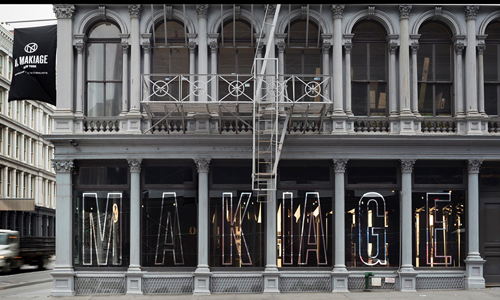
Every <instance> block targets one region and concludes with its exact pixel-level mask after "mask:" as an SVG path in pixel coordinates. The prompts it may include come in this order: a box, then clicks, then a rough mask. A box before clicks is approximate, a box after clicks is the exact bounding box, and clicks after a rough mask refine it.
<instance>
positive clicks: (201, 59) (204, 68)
mask: <svg viewBox="0 0 500 300" xmlns="http://www.w3.org/2000/svg"><path fill="white" fill-rule="evenodd" d="M208 8H209V4H196V12H197V13H198V74H200V76H198V81H199V82H200V84H202V85H203V87H204V89H203V87H202V86H199V87H198V88H199V92H198V95H199V96H198V101H202V102H203V101H207V100H208V98H207V88H206V84H207V81H208V80H207V76H206V75H207V74H208V43H207V40H208V35H207V21H208ZM203 75H204V76H203Z"/></svg>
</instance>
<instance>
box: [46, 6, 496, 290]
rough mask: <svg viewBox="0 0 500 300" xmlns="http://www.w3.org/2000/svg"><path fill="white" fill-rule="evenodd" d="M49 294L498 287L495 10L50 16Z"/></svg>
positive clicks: (122, 9) (78, 10)
mask: <svg viewBox="0 0 500 300" xmlns="http://www.w3.org/2000/svg"><path fill="white" fill-rule="evenodd" d="M54 11H55V13H56V16H57V18H58V37H57V42H58V46H57V49H58V65H57V108H56V110H55V113H54V115H53V119H54V127H53V131H52V133H51V134H49V135H46V136H45V137H46V138H47V139H48V140H49V141H50V142H52V143H53V144H54V145H55V150H56V151H55V159H54V161H53V167H54V169H55V171H56V178H57V220H58V226H57V229H56V231H57V234H56V238H57V256H56V263H55V268H54V270H53V272H52V275H53V278H54V285H53V290H52V295H55V296H64V295H74V294H110V293H119V294H120V293H121V294H125V293H127V294H178V293H187V294H191V293H193V294H209V293H274V292H281V293H286V292H317V291H322V292H329V291H334V292H346V291H355V290H362V289H363V288H364V287H365V272H373V273H374V274H375V275H374V280H373V288H374V289H383V290H404V291H416V290H422V289H477V288H485V287H486V286H489V285H500V275H499V273H498V266H499V264H500V261H499V259H498V257H500V223H499V218H498V217H497V216H498V214H499V213H500V151H499V150H498V149H500V134H499V127H498V126H499V124H500V123H499V121H500V118H499V116H498V115H499V106H500V60H499V59H498V58H499V51H500V35H499V33H500V30H499V27H500V8H499V7H498V6H496V5H491V6H488V5H484V6H483V5H481V6H480V7H478V6H470V5H456V4H453V5H439V6H434V5H423V4H415V5H398V4H374V5H366V4H364V5H357V4H346V5H337V4H333V5H332V4H311V5H300V4H281V5H279V4H277V5H269V6H266V5H263V4H255V5H251V4H170V5H161V4H154V5H150V4H145V5H127V4H77V5H63V4H55V5H54Z"/></svg>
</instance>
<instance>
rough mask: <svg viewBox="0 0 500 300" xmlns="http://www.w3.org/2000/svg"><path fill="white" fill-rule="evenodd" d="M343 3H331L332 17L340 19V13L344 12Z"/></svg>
mask: <svg viewBox="0 0 500 300" xmlns="http://www.w3.org/2000/svg"><path fill="white" fill-rule="evenodd" d="M344 9H345V5H343V4H333V5H332V14H333V18H334V19H342V15H343V14H344Z"/></svg>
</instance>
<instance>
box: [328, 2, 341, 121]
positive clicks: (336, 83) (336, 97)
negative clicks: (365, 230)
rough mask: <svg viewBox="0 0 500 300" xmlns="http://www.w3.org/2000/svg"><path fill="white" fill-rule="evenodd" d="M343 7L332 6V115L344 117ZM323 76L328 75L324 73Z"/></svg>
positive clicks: (338, 5)
mask: <svg viewBox="0 0 500 300" xmlns="http://www.w3.org/2000/svg"><path fill="white" fill-rule="evenodd" d="M344 8H345V5H340V4H334V5H332V14H333V50H332V51H333V55H332V56H333V57H332V61H333V107H334V110H333V113H334V114H340V115H345V113H344V93H343V87H344V83H343V80H342V14H343V13H344ZM326 71H327V70H325V72H323V73H324V74H328V73H327V72H326Z"/></svg>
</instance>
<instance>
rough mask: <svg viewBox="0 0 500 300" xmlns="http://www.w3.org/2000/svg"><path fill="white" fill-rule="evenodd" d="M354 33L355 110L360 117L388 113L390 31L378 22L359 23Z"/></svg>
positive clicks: (352, 62)
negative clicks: (388, 47)
mask: <svg viewBox="0 0 500 300" xmlns="http://www.w3.org/2000/svg"><path fill="white" fill-rule="evenodd" d="M352 33H353V34H354V37H353V39H352V44H353V45H352V52H351V78H352V82H351V89H352V92H351V95H352V112H353V113H354V114H355V115H359V116H386V115H387V112H388V103H389V102H388V101H389V99H388V93H387V55H388V53H387V41H386V37H387V33H386V31H385V30H384V28H383V27H382V26H381V25H380V24H379V23H377V22H375V21H361V22H359V23H358V24H356V25H355V26H354V28H353V30H352Z"/></svg>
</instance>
